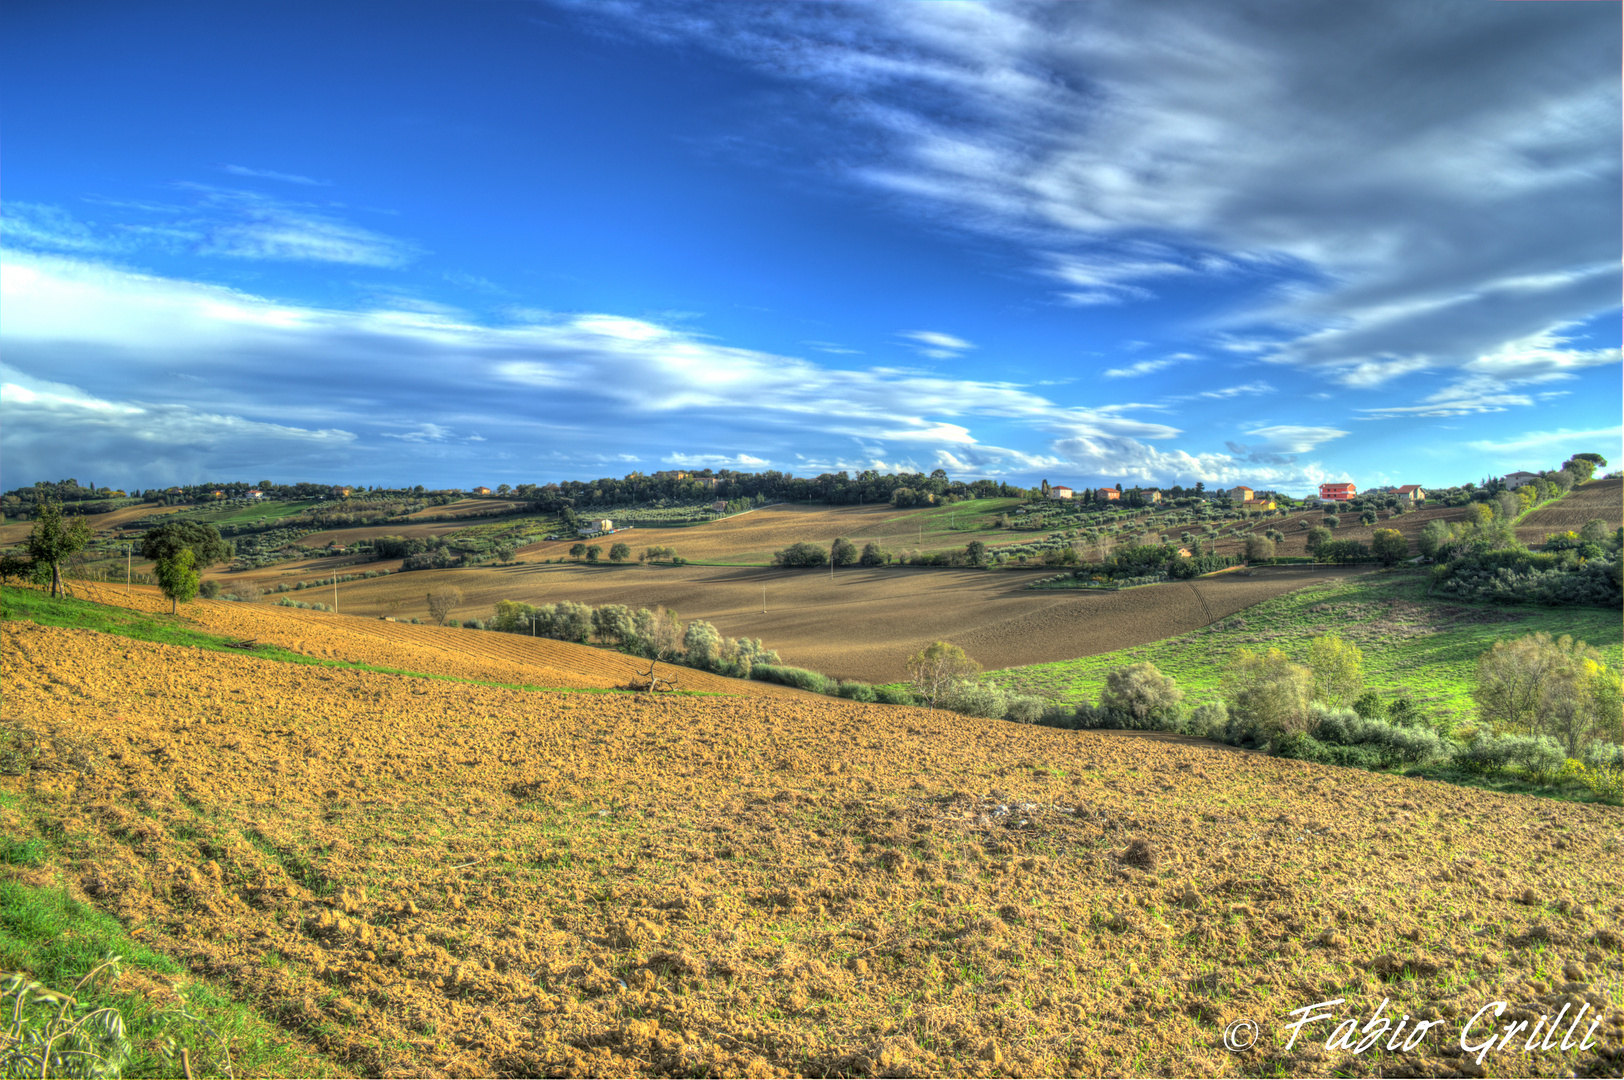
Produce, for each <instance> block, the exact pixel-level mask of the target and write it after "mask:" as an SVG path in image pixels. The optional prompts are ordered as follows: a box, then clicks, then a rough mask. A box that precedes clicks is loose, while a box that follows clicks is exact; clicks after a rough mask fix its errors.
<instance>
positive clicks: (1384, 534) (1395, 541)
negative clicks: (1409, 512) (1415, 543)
mask: <svg viewBox="0 0 1624 1080" xmlns="http://www.w3.org/2000/svg"><path fill="white" fill-rule="evenodd" d="M1370 553H1371V554H1372V555H1374V556H1376V558H1378V559H1380V560H1381V562H1382V565H1383V566H1392V565H1394V564H1395V563H1397V562H1398V561H1399V560H1400V559H1403V558H1404V557H1405V556H1407V555H1409V553H1410V545H1409V543H1408V542H1407V541H1406V540H1405V539H1404V534H1403V533H1401V532H1399V531H1398V530H1397V529H1377V530H1376V532H1375V534H1374V535H1373V536H1372V537H1371V539H1370Z"/></svg>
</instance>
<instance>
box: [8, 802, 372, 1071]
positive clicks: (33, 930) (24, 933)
mask: <svg viewBox="0 0 1624 1080" xmlns="http://www.w3.org/2000/svg"><path fill="white" fill-rule="evenodd" d="M17 802H18V799H17V797H16V796H15V795H12V794H10V793H0V806H3V807H5V808H6V809H8V810H9V809H10V808H11V807H12V806H14V805H16V804H17ZM0 845H3V846H4V859H3V861H4V862H5V863H6V864H7V866H6V867H5V868H4V869H3V870H0V968H3V969H5V970H7V971H20V972H25V973H26V974H27V975H28V976H29V977H30V978H32V979H33V980H34V981H36V982H39V983H41V984H43V985H45V986H47V987H49V988H51V989H53V990H56V991H59V992H62V993H67V992H70V991H72V990H73V988H74V986H75V984H77V983H78V982H79V981H80V980H81V979H82V978H84V976H85V975H87V974H88V973H89V972H90V971H91V969H93V968H95V967H96V966H97V965H98V964H100V963H101V962H102V960H103V959H104V958H105V957H106V956H108V954H114V955H117V956H120V957H122V958H123V963H122V965H121V968H122V974H121V975H120V977H119V979H118V981H117V982H111V983H110V982H109V981H108V979H106V978H105V977H101V978H97V979H94V980H92V981H91V982H90V983H88V984H87V985H86V986H85V987H84V988H83V989H82V990H80V991H79V992H78V993H77V994H76V995H75V997H76V998H77V1000H78V1001H79V1002H80V1003H81V1004H83V1005H86V1006H88V1007H90V1008H96V1009H100V1008H114V1009H117V1010H118V1011H119V1015H120V1016H121V1017H122V1018H123V1020H124V1030H125V1035H126V1037H127V1038H128V1039H129V1040H130V1043H131V1047H132V1051H133V1054H132V1057H131V1058H130V1059H129V1060H128V1061H127V1062H126V1063H125V1066H124V1071H123V1075H125V1076H128V1077H146V1076H174V1075H176V1074H177V1072H178V1071H179V1068H180V1057H179V1050H180V1049H181V1048H185V1049H186V1051H187V1052H188V1054H189V1057H190V1061H191V1065H192V1068H193V1069H194V1071H195V1072H197V1073H201V1074H202V1075H210V1076H213V1075H224V1074H225V1066H226V1064H227V1061H228V1058H227V1057H226V1053H229V1055H230V1056H229V1063H230V1065H231V1067H232V1068H233V1069H234V1070H235V1072H236V1074H237V1075H239V1076H338V1075H342V1073H341V1072H340V1070H339V1069H338V1068H337V1067H336V1066H335V1065H334V1064H333V1063H332V1062H330V1061H328V1060H327V1059H326V1058H325V1057H322V1056H321V1055H320V1054H318V1053H316V1052H315V1051H313V1050H311V1049H310V1048H309V1047H307V1046H303V1045H301V1044H300V1043H299V1042H298V1041H297V1040H296V1039H295V1038H293V1037H291V1036H290V1035H289V1034H288V1033H287V1032H286V1031H283V1030H282V1029H280V1028H278V1027H277V1026H276V1025H275V1024H274V1023H272V1022H271V1021H270V1020H268V1019H266V1018H265V1017H264V1016H263V1015H261V1014H260V1012H259V1011H258V1010H256V1009H254V1008H252V1007H251V1006H247V1005H242V1004H239V1003H237V1002H236V1001H233V1000H232V998H231V995H230V993H229V991H223V990H221V989H220V988H218V987H217V986H215V985H214V984H213V983H212V982H211V981H209V980H206V979H200V978H197V977H194V976H192V975H190V974H188V973H187V972H186V969H185V968H184V967H183V966H182V965H180V964H179V963H177V962H176V961H175V960H174V959H172V958H171V957H169V956H167V955H165V954H164V953H162V952H159V951H156V950H154V949H152V948H149V947H148V946H146V945H144V944H142V943H141V942H139V941H137V940H136V939H135V938H133V937H132V936H131V935H130V933H129V932H127V931H126V930H125V929H124V927H122V926H120V925H119V923H118V921H117V920H115V919H113V918H112V917H110V916H108V915H106V914H104V913H102V912H100V911H98V910H96V909H95V908H93V907H91V906H90V905H88V904H85V903H82V902H80V901H78V900H75V899H74V898H73V897H72V896H71V895H70V894H69V893H68V891H67V890H66V889H54V888H46V887H43V886H40V885H33V884H29V883H27V882H25V881H23V880H20V879H19V878H17V877H11V876H10V875H12V874H17V873H18V870H16V869H12V868H13V867H22V868H26V867H30V866H35V865H40V864H42V863H43V862H44V861H45V860H46V859H47V858H50V857H51V856H52V855H55V854H58V853H55V852H51V851H48V850H47V849H46V846H45V845H43V844H42V843H41V842H40V841H39V840H38V839H37V838H34V839H30V840H28V841H18V840H16V839H15V838H14V836H13V835H12V828H11V827H10V826H9V823H8V827H6V829H5V832H4V833H3V834H0ZM9 1004H10V1001H9V999H8V1005H9ZM180 1009H185V1010H187V1011H188V1012H190V1013H191V1014H192V1016H194V1017H196V1018H197V1021H201V1023H198V1022H194V1021H192V1020H188V1019H187V1018H186V1017H184V1016H182V1015H180V1013H179V1011H178V1010H180ZM8 1012H9V1009H8ZM211 1031H212V1032H213V1037H211V1035H210V1032H211ZM166 1039H168V1040H173V1042H174V1043H175V1050H176V1053H175V1057H174V1058H173V1059H172V1060H171V1059H166V1058H165V1057H164V1056H163V1054H162V1052H161V1050H160V1047H161V1046H162V1045H163V1042H164V1040H166ZM223 1048H225V1049H223Z"/></svg>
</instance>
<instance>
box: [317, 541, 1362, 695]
mask: <svg viewBox="0 0 1624 1080" xmlns="http://www.w3.org/2000/svg"><path fill="white" fill-rule="evenodd" d="M1356 572H1358V569H1357V568H1356V569H1348V568H1335V567H1321V568H1319V569H1318V570H1311V571H1310V570H1284V569H1282V570H1270V571H1259V572H1257V573H1256V574H1254V575H1253V576H1250V577H1242V576H1238V575H1235V574H1223V575H1219V576H1217V577H1212V578H1204V579H1201V580H1198V581H1194V582H1178V583H1171V584H1166V585H1151V586H1146V587H1143V588H1137V589H1128V590H1124V591H1122V592H1099V593H1090V592H1078V591H1036V590H1031V589H1028V588H1026V585H1027V583H1028V582H1029V581H1031V580H1033V579H1034V578H1035V577H1037V576H1041V575H1037V574H1028V573H1014V572H1004V571H989V570H949V569H924V568H921V569H897V568H887V569H868V568H862V567H844V568H841V569H839V570H836V571H835V573H834V575H833V577H831V576H830V575H829V573H828V571H826V570H825V571H818V570H778V569H769V568H765V567H762V568H752V567H707V566H682V567H644V566H637V565H626V566H603V567H588V566H581V565H577V564H557V563H554V564H538V563H532V564H527V565H524V566H510V567H496V566H490V567H476V568H471V569H467V570H440V571H427V570H420V571H414V572H412V573H409V574H398V575H390V576H388V577H382V578H373V579H371V580H369V581H360V582H350V583H346V584H344V585H341V586H340V587H339V608H340V610H342V611H346V612H352V613H355V614H358V615H369V616H378V615H383V614H386V613H389V612H391V610H392V608H391V605H392V603H393V602H398V603H399V607H398V609H394V610H398V613H399V615H400V616H401V617H411V616H413V615H416V616H418V617H424V616H426V615H427V612H428V605H427V601H426V597H427V594H428V592H429V590H431V589H438V588H446V587H453V586H454V587H455V588H457V589H458V591H460V592H461V593H462V594H463V597H464V604H463V607H462V609H461V610H460V611H458V612H457V615H458V616H460V617H461V618H482V619H484V618H489V617H490V616H491V614H492V613H493V612H494V610H495V608H496V604H497V602H498V601H500V600H519V601H524V602H526V603H532V604H543V603H557V602H559V601H561V600H572V601H575V602H577V603H586V604H593V605H600V604H626V605H628V606H630V607H634V608H635V607H646V608H651V609H652V608H654V607H657V606H661V605H663V606H665V607H667V608H670V609H673V610H675V611H676V612H677V613H678V614H679V615H680V616H681V617H682V618H683V619H684V620H689V619H704V620H705V621H707V622H710V623H713V624H715V626H716V628H717V629H718V630H720V631H721V632H722V633H724V634H726V635H727V636H729V637H750V638H760V639H761V640H762V641H763V642H764V643H765V644H766V645H767V646H768V647H769V648H772V649H776V650H778V652H779V654H780V656H781V657H782V659H783V662H784V663H786V664H791V665H794V666H796V667H807V668H811V669H813V670H815V671H821V672H823V673H824V674H826V675H831V676H835V677H837V678H849V679H861V680H863V681H865V682H891V681H894V680H897V679H900V678H902V677H903V676H904V675H905V674H906V664H907V659H908V657H909V656H910V655H912V654H913V653H915V652H918V651H919V650H920V649H921V648H923V647H924V646H926V645H929V644H930V643H931V642H932V641H936V640H947V641H952V642H954V643H956V644H958V645H959V646H961V647H962V648H964V649H965V651H967V652H968V653H969V654H970V655H971V656H973V657H975V658H976V659H977V660H978V661H980V662H981V664H982V665H983V666H985V667H987V668H988V669H993V668H1006V667H1018V666H1021V665H1024V664H1036V663H1045V662H1048V661H1052V660H1070V659H1075V658H1076V657H1079V656H1092V655H1095V654H1096V653H1102V652H1110V651H1111V650H1113V649H1120V648H1126V647H1128V646H1131V645H1142V644H1147V643H1149V642H1152V641H1160V640H1161V639H1163V638H1167V637H1173V636H1176V635H1178V634H1183V633H1187V632H1188V631H1190V630H1195V629H1199V628H1200V627H1203V626H1206V625H1208V624H1209V623H1212V622H1215V621H1217V620H1218V619H1222V618H1225V617H1227V616H1229V615H1233V614H1234V613H1235V612H1237V611H1240V610H1241V609H1243V608H1246V607H1250V606H1251V605H1253V604H1256V603H1258V602H1259V601H1262V600H1265V599H1268V598H1269V597H1272V596H1278V595H1280V594H1281V593H1284V592H1288V591H1290V590H1292V589H1297V588H1301V587H1302V586H1304V585H1307V584H1310V583H1313V582H1319V581H1324V580H1327V579H1330V578H1334V577H1340V576H1345V575H1347V574H1350V573H1356ZM764 587H765V589H766V607H767V611H766V613H765V614H763V613H762V589H763V588H764ZM300 596H301V597H303V598H305V599H307V600H320V601H322V602H324V603H330V602H331V596H330V594H329V593H328V592H327V591H326V590H315V591H314V592H312V591H310V590H305V591H304V592H302V593H301V594H300Z"/></svg>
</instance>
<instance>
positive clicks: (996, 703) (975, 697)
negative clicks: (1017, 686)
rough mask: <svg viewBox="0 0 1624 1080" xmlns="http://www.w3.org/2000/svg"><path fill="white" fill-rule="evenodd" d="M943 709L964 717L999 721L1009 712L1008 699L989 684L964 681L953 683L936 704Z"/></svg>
mask: <svg viewBox="0 0 1624 1080" xmlns="http://www.w3.org/2000/svg"><path fill="white" fill-rule="evenodd" d="M938 705H940V706H941V707H942V708H944V709H950V710H952V711H953V712H956V713H959V714H961V715H964V716H985V717H987V718H988V719H991V720H1000V719H1002V718H1003V716H1004V714H1005V713H1007V712H1008V711H1009V698H1008V697H1006V696H1005V695H1004V692H1003V690H1001V689H999V688H998V687H996V686H994V685H992V684H991V683H984V682H976V681H972V680H970V679H964V680H961V681H959V682H957V683H954V684H953V686H952V687H950V688H949V689H948V691H947V693H946V694H944V695H943V696H942V699H941V700H940V701H939V702H938Z"/></svg>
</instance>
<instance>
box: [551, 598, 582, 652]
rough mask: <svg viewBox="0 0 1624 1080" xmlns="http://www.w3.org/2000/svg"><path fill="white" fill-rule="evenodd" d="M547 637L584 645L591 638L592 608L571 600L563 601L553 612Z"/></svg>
mask: <svg viewBox="0 0 1624 1080" xmlns="http://www.w3.org/2000/svg"><path fill="white" fill-rule="evenodd" d="M549 606H550V605H549ZM548 636H549V637H554V638H557V639H558V640H559V641H574V642H579V643H581V644H585V643H586V641H587V639H588V638H590V637H591V636H592V608H591V607H589V606H588V605H586V604H577V603H575V602H574V601H573V600H565V601H563V602H562V603H560V604H559V605H558V606H557V607H556V608H554V610H553V617H552V633H551V634H549V635H548Z"/></svg>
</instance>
